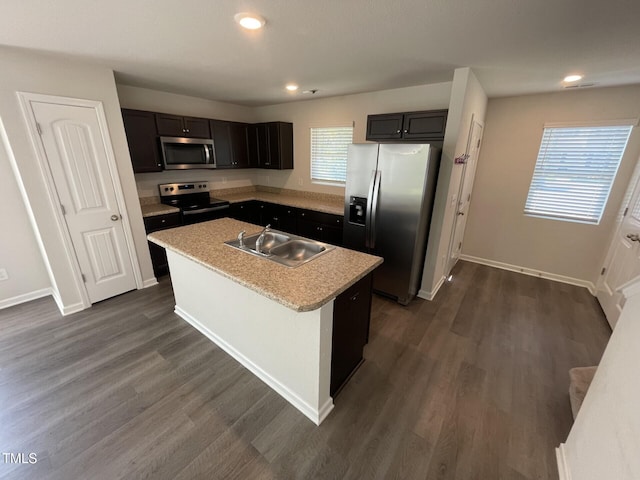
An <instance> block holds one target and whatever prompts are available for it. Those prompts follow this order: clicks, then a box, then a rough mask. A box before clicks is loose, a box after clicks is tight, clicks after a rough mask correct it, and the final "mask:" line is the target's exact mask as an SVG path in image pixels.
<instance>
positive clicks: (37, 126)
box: [36, 122, 42, 135]
mask: <svg viewBox="0 0 640 480" xmlns="http://www.w3.org/2000/svg"><path fill="white" fill-rule="evenodd" d="M36 129H37V130H38V134H39V135H42V127H41V126H40V124H39V123H38V122H36Z"/></svg>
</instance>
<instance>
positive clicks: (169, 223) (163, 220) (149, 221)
mask: <svg viewBox="0 0 640 480" xmlns="http://www.w3.org/2000/svg"><path fill="white" fill-rule="evenodd" d="M180 225H182V218H181V216H180V213H168V214H166V215H155V216H153V217H146V218H145V219H144V228H145V230H146V231H147V233H151V232H156V231H158V230H164V229H165V228H173V227H179V226H180Z"/></svg>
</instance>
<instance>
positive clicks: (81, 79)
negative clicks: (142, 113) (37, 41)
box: [0, 47, 153, 310]
mask: <svg viewBox="0 0 640 480" xmlns="http://www.w3.org/2000/svg"><path fill="white" fill-rule="evenodd" d="M0 71H2V81H1V82H0V118H2V121H3V123H4V127H5V130H6V135H7V138H8V141H9V143H10V147H11V149H12V151H13V154H14V156H15V161H16V165H17V170H18V173H19V176H20V178H21V181H22V182H23V184H24V188H25V191H26V195H27V199H28V204H29V207H30V208H31V210H32V212H33V215H34V219H35V222H36V224H37V232H38V233H34V232H33V231H29V230H28V229H26V228H25V226H24V219H16V218H13V217H9V218H7V219H4V218H3V223H4V224H3V229H4V231H5V232H13V231H16V232H19V234H20V235H21V237H22V238H23V239H24V244H25V245H33V243H34V242H35V241H36V235H38V234H39V235H40V238H41V239H42V245H43V248H44V254H45V255H44V256H45V258H46V261H47V262H48V264H49V266H50V267H51V271H52V272H53V277H54V278H52V279H51V280H52V283H53V285H52V286H53V288H54V296H55V297H56V298H57V300H58V303H59V305H62V306H64V307H65V308H68V309H69V310H73V309H76V308H78V307H81V303H82V299H81V297H80V296H79V292H78V290H77V288H76V287H75V282H74V277H73V272H72V269H71V265H70V263H69V262H68V261H67V259H66V256H65V254H64V248H63V244H62V239H61V238H60V235H59V233H58V230H57V226H56V224H55V222H54V216H53V211H54V210H53V208H54V206H53V205H51V204H50V203H49V201H48V200H47V199H46V196H45V195H43V194H42V192H43V191H44V188H45V186H44V184H45V182H44V178H43V176H42V173H41V171H40V168H39V166H38V162H37V160H36V157H35V152H34V149H33V146H32V144H31V140H30V138H29V136H28V133H27V128H26V122H25V120H24V116H23V114H22V111H21V109H20V107H19V103H18V97H17V92H19V91H23V92H30V93H41V94H47V95H56V96H66V97H74V98H82V99H90V100H98V101H101V102H102V103H103V105H104V109H105V114H106V118H107V123H108V127H109V132H110V135H111V140H112V144H113V149H114V153H115V157H116V162H117V166H118V174H119V177H120V182H121V184H122V189H123V191H124V196H125V201H126V206H127V211H128V214H129V218H130V221H131V227H132V230H133V235H134V242H135V248H136V251H137V255H138V260H139V262H140V268H141V272H142V278H143V280H145V281H152V280H153V270H152V267H151V259H150V257H149V249H148V247H147V241H146V235H145V231H144V225H143V222H142V214H141V211H140V205H139V202H138V195H137V191H136V187H135V181H134V177H133V170H132V168H131V159H130V157H129V149H128V147H127V141H126V136H125V133H124V126H123V124H122V116H121V113H120V104H119V102H118V96H117V92H116V86H115V81H114V78H113V72H112V71H111V70H109V69H107V68H104V67H99V66H93V65H89V64H81V63H76V62H71V61H67V60H64V59H61V58H60V57H53V56H45V55H36V54H32V53H27V52H25V51H24V50H18V49H11V48H5V47H0ZM0 168H2V169H3V171H4V170H6V167H5V166H4V160H3V166H2V167H0ZM3 179H5V181H6V182H7V183H9V184H10V185H11V186H10V187H9V188H8V190H9V192H10V195H9V196H8V198H5V199H4V201H5V202H7V203H11V204H13V205H16V204H18V203H19V202H21V201H22V199H21V198H18V196H17V194H16V192H17V190H16V188H17V187H16V185H17V182H16V180H15V177H14V176H13V175H11V176H9V177H3ZM5 188H6V187H5ZM18 211H19V210H18ZM16 217H17V215H16ZM0 255H5V253H4V251H3V252H2V253H1V254H0ZM11 255H15V258H14V260H13V261H15V262H17V263H18V264H20V265H24V266H25V267H26V266H28V265H30V264H33V262H34V260H33V258H34V253H33V249H32V248H29V249H28V250H25V251H22V250H20V251H18V252H15V253H13V252H12V253H11ZM22 281H23V282H24V284H25V285H24V286H23V287H22V288H23V289H24V288H27V289H28V288H32V289H36V288H39V287H40V286H41V285H42V283H43V279H42V269H41V268H36V269H35V270H34V272H33V274H29V275H27V276H26V277H25V278H23V280H22ZM27 284H30V285H31V287H27V286H26V285H27Z"/></svg>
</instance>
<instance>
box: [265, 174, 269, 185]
mask: <svg viewBox="0 0 640 480" xmlns="http://www.w3.org/2000/svg"><path fill="white" fill-rule="evenodd" d="M264 181H265V182H266V183H267V185H270V183H269V175H267V176H266V177H264Z"/></svg>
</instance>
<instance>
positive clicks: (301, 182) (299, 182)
mask: <svg viewBox="0 0 640 480" xmlns="http://www.w3.org/2000/svg"><path fill="white" fill-rule="evenodd" d="M303 184H304V182H303V181H302V179H301V178H299V179H298V185H300V186H302V185H303Z"/></svg>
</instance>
